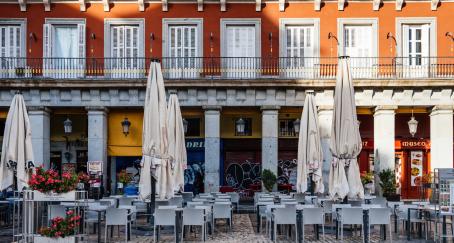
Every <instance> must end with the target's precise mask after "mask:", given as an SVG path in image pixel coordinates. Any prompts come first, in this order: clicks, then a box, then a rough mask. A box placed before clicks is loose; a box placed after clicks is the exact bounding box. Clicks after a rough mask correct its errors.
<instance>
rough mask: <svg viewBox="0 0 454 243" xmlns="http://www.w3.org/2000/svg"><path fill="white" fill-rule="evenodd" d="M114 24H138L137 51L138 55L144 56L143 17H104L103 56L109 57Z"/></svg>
mask: <svg viewBox="0 0 454 243" xmlns="http://www.w3.org/2000/svg"><path fill="white" fill-rule="evenodd" d="M114 25H138V26H139V40H138V41H139V43H138V45H139V53H138V57H139V58H143V57H145V19H143V18H114V19H112V18H106V19H104V57H106V58H109V57H111V46H110V44H111V39H110V38H111V29H112V26H114Z"/></svg>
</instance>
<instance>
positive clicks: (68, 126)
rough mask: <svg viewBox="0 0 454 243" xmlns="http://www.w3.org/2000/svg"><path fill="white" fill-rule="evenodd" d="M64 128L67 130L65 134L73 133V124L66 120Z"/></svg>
mask: <svg viewBox="0 0 454 243" xmlns="http://www.w3.org/2000/svg"><path fill="white" fill-rule="evenodd" d="M63 127H64V128H65V134H71V133H72V132H73V122H72V121H71V120H69V118H66V120H65V121H64V122H63Z"/></svg>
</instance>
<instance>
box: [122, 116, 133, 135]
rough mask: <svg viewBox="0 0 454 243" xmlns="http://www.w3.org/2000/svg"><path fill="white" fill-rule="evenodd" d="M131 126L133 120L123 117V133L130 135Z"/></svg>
mask: <svg viewBox="0 0 454 243" xmlns="http://www.w3.org/2000/svg"><path fill="white" fill-rule="evenodd" d="M130 126H131V122H130V121H129V120H128V118H127V117H125V119H123V121H122V122H121V127H122V128H123V134H124V135H125V137H126V136H128V134H129V127H130Z"/></svg>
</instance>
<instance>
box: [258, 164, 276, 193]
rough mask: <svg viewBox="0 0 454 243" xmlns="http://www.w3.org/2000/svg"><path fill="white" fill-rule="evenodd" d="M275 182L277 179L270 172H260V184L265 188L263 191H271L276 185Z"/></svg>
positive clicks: (266, 170) (265, 170)
mask: <svg viewBox="0 0 454 243" xmlns="http://www.w3.org/2000/svg"><path fill="white" fill-rule="evenodd" d="M276 181H277V177H276V175H275V174H274V173H273V172H272V171H271V170H268V169H264V170H263V171H262V183H263V186H264V187H265V190H267V191H268V192H271V191H273V187H274V185H275V184H276Z"/></svg>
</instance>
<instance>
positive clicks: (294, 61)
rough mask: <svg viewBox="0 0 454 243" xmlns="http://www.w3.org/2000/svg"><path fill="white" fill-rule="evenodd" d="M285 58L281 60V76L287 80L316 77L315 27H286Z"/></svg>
mask: <svg viewBox="0 0 454 243" xmlns="http://www.w3.org/2000/svg"><path fill="white" fill-rule="evenodd" d="M284 38H285V40H284V43H285V58H284V59H282V60H281V63H280V66H281V67H283V69H282V72H281V75H283V76H284V77H286V78H311V77H314V76H315V75H316V73H317V72H316V71H317V70H315V64H316V63H318V58H316V57H315V48H314V26H312V25H306V26H305V25H300V26H297V25H296V26H295V25H289V26H285V37H284Z"/></svg>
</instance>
